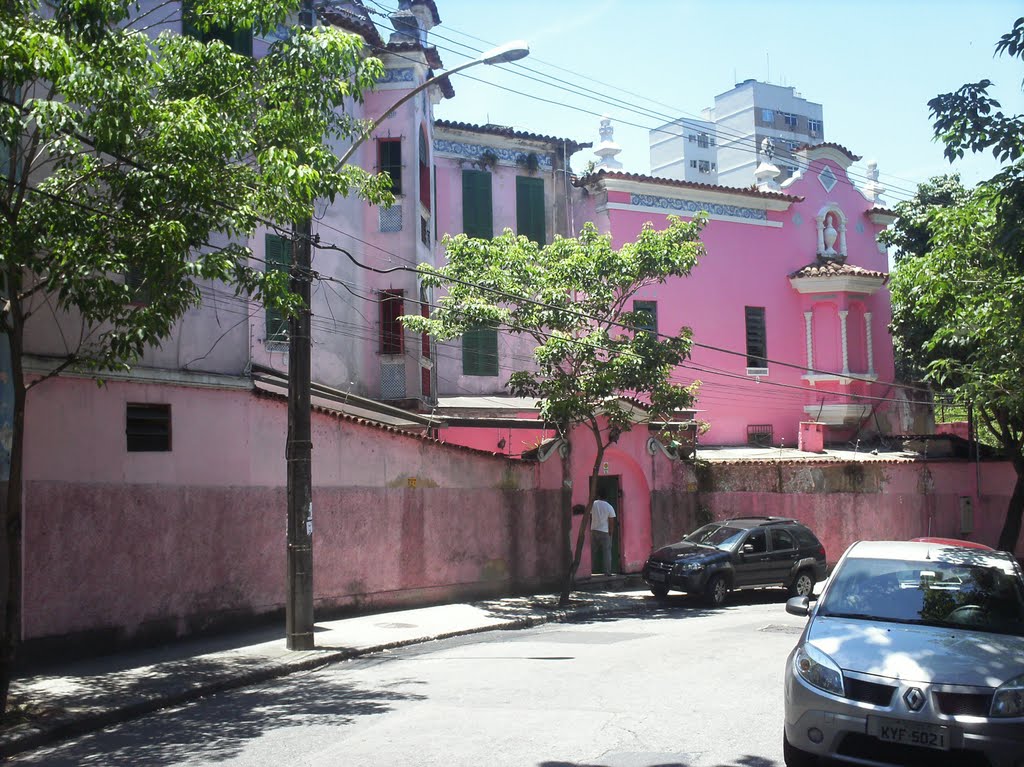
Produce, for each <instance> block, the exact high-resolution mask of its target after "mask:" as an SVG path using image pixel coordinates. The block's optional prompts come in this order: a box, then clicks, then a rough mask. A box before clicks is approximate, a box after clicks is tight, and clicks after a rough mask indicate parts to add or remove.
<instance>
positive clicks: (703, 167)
mask: <svg viewBox="0 0 1024 767" xmlns="http://www.w3.org/2000/svg"><path fill="white" fill-rule="evenodd" d="M697 170H698V171H700V172H701V173H710V172H711V171H713V170H714V164H713V163H711V162H710V161H708V160H698V162H697Z"/></svg>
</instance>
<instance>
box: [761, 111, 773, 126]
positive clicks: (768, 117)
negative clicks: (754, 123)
mask: <svg viewBox="0 0 1024 767" xmlns="http://www.w3.org/2000/svg"><path fill="white" fill-rule="evenodd" d="M761 122H766V123H768V124H772V123H774V122H775V110H774V109H762V110H761Z"/></svg>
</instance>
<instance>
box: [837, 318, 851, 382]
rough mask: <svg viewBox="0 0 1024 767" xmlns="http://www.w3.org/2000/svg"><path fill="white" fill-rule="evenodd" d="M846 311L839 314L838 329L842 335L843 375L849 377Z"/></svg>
mask: <svg viewBox="0 0 1024 767" xmlns="http://www.w3.org/2000/svg"><path fill="white" fill-rule="evenodd" d="M848 314H849V312H848V311H845V310H844V311H841V312H839V328H840V330H841V331H842V334H843V375H844V376H848V375H850V345H849V343H847V340H846V315H848Z"/></svg>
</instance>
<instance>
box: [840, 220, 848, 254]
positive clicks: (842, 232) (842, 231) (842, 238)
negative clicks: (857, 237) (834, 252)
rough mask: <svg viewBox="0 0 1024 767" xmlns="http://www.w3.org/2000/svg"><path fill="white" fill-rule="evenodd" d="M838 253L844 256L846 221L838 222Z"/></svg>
mask: <svg viewBox="0 0 1024 767" xmlns="http://www.w3.org/2000/svg"><path fill="white" fill-rule="evenodd" d="M839 255H841V256H843V257H844V258H845V257H846V222H845V221H840V222H839Z"/></svg>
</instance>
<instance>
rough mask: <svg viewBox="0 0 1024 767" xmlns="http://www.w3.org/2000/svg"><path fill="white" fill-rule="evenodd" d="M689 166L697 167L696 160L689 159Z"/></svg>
mask: <svg viewBox="0 0 1024 767" xmlns="http://www.w3.org/2000/svg"><path fill="white" fill-rule="evenodd" d="M690 167H691V168H696V167H697V161H696V160H690Z"/></svg>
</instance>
